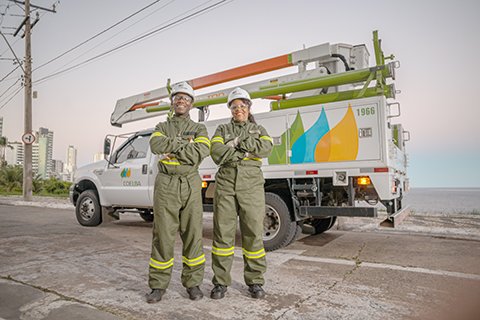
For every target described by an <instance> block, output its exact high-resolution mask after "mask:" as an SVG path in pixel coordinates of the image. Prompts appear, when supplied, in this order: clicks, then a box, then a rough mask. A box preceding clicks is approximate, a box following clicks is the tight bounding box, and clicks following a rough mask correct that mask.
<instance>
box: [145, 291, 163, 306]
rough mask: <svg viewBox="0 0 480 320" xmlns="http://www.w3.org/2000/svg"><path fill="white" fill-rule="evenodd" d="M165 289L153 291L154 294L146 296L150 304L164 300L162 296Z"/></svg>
mask: <svg viewBox="0 0 480 320" xmlns="http://www.w3.org/2000/svg"><path fill="white" fill-rule="evenodd" d="M165 291H166V290H165V289H152V292H150V293H148V294H146V297H147V302H148V303H155V302H158V301H160V300H162V296H163V295H164V294H165Z"/></svg>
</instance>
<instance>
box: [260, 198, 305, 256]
mask: <svg viewBox="0 0 480 320" xmlns="http://www.w3.org/2000/svg"><path fill="white" fill-rule="evenodd" d="M263 230H264V234H263V244H264V246H265V250H267V251H273V250H277V249H280V248H283V247H285V246H287V245H289V244H290V243H291V242H292V241H293V240H294V239H295V237H296V235H297V234H298V232H297V231H298V230H297V223H296V222H295V221H292V219H291V218H290V213H289V210H288V207H287V205H286V203H285V201H283V199H282V198H281V197H280V196H278V195H276V194H274V193H270V192H267V193H265V218H264V220H263Z"/></svg>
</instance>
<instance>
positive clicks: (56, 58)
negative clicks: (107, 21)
mask: <svg viewBox="0 0 480 320" xmlns="http://www.w3.org/2000/svg"><path fill="white" fill-rule="evenodd" d="M160 1H161V0H156V1H153V2H152V3H150V4H148V5H146V6H145V7H143V8H141V9H140V10H138V11H136V12H134V13H132V14H131V15H129V16H128V17H126V18H123V19H122V20H120V21H119V22H117V23H115V24H113V25H111V26H110V27H108V28H106V29H104V30H103V31H100V32H99V33H97V34H96V35H94V36H92V37H90V38H89V39H87V40H85V41H83V42H81V43H79V44H77V45H76V46H74V47H73V48H71V49H69V50H67V51H65V52H64V53H62V54H60V55H59V56H57V57H55V58H53V59H51V60H49V61H47V62H45V63H43V64H41V65H40V66H38V67H36V68H35V69H33V70H32V72H33V71H36V70H38V69H40V68H42V67H44V66H46V65H48V64H50V63H52V62H53V61H56V60H58V59H60V58H61V57H63V56H64V55H66V54H67V53H70V52H72V51H73V50H75V49H78V48H79V47H81V46H83V45H84V44H86V43H88V42H90V41H92V40H93V39H95V38H97V37H99V36H100V35H102V34H104V33H105V32H107V31H109V30H111V29H113V28H115V27H116V26H118V25H119V24H121V23H123V22H125V21H127V20H128V19H130V18H132V17H134V16H135V15H137V14H139V13H140V12H142V11H144V10H146V9H148V8H150V7H151V6H153V5H154V4H156V3H157V2H160Z"/></svg>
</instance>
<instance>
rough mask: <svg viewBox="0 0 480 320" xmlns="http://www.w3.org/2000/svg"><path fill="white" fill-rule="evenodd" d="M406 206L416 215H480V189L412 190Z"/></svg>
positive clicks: (407, 196)
mask: <svg viewBox="0 0 480 320" xmlns="http://www.w3.org/2000/svg"><path fill="white" fill-rule="evenodd" d="M404 204H406V205H409V206H410V208H411V209H412V211H413V212H414V213H437V214H447V215H448V214H474V215H480V188H411V189H410V191H409V192H408V193H407V194H406V195H405V197H404Z"/></svg>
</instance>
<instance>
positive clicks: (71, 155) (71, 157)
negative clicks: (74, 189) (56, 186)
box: [64, 145, 77, 181]
mask: <svg viewBox="0 0 480 320" xmlns="http://www.w3.org/2000/svg"><path fill="white" fill-rule="evenodd" d="M76 170H77V149H75V147H74V146H72V145H70V146H68V148H67V161H66V162H65V170H64V173H66V174H67V175H68V177H69V178H68V179H67V181H73V175H74V174H75V171H76Z"/></svg>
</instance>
